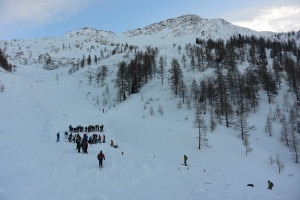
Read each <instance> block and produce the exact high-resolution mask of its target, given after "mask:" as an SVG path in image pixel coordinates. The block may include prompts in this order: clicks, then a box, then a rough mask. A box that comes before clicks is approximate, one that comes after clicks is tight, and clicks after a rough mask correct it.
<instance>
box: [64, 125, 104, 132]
mask: <svg viewBox="0 0 300 200" xmlns="http://www.w3.org/2000/svg"><path fill="white" fill-rule="evenodd" d="M103 129H104V125H103V124H102V125H89V126H80V125H78V126H76V127H73V126H72V125H70V126H69V132H75V133H77V132H94V131H100V132H103Z"/></svg>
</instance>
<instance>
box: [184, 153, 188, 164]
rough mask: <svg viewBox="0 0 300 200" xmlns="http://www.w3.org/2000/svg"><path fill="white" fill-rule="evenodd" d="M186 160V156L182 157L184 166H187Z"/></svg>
mask: <svg viewBox="0 0 300 200" xmlns="http://www.w3.org/2000/svg"><path fill="white" fill-rule="evenodd" d="M187 158H188V157H187V156H186V155H183V161H184V164H185V165H187V164H186V160H187Z"/></svg>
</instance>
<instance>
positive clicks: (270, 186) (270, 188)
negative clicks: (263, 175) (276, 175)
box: [268, 180, 274, 190]
mask: <svg viewBox="0 0 300 200" xmlns="http://www.w3.org/2000/svg"><path fill="white" fill-rule="evenodd" d="M273 186H274V184H273V183H272V182H271V181H270V180H268V189H269V190H272V188H273Z"/></svg>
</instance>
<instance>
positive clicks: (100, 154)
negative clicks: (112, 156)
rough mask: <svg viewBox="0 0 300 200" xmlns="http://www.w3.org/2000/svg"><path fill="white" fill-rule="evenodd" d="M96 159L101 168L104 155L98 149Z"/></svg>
mask: <svg viewBox="0 0 300 200" xmlns="http://www.w3.org/2000/svg"><path fill="white" fill-rule="evenodd" d="M97 158H98V160H99V167H100V168H102V167H103V160H105V156H104V154H103V153H102V151H100V153H99V154H98V156H97Z"/></svg>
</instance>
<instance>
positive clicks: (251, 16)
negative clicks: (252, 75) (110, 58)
mask: <svg viewBox="0 0 300 200" xmlns="http://www.w3.org/2000/svg"><path fill="white" fill-rule="evenodd" d="M0 8H1V11H0V40H10V39H31V38H37V37H58V36H62V35H64V34H65V33H66V32H68V31H72V30H76V29H79V28H82V27H90V28H95V29H101V30H107V31H112V32H115V33H121V32H125V31H128V30H131V29H135V28H141V27H144V26H147V25H149V24H151V23H156V22H160V21H163V20H166V19H169V18H173V17H178V16H180V15H184V14H196V15H198V16H200V17H202V18H207V19H213V18H222V19H225V20H227V21H229V22H231V23H233V24H236V25H240V26H244V27H248V28H251V29H254V30H258V31H275V32H286V31H291V30H295V31H298V30H300V0H251V1H250V0H0Z"/></svg>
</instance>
